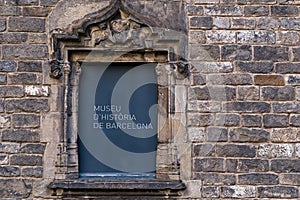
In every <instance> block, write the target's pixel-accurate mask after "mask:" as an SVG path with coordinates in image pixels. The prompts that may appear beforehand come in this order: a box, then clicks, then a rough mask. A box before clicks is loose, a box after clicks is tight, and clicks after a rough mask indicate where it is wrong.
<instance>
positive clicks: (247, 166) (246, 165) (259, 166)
mask: <svg viewBox="0 0 300 200" xmlns="http://www.w3.org/2000/svg"><path fill="white" fill-rule="evenodd" d="M226 171H227V172H239V173H240V172H267V171H269V162H268V160H262V159H227V160H226Z"/></svg>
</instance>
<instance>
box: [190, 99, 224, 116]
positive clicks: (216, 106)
mask: <svg viewBox="0 0 300 200" xmlns="http://www.w3.org/2000/svg"><path fill="white" fill-rule="evenodd" d="M188 110H189V111H197V112H201V113H207V112H208V113H210V112H211V113H215V112H220V111H221V103H220V102H211V101H189V102H188Z"/></svg>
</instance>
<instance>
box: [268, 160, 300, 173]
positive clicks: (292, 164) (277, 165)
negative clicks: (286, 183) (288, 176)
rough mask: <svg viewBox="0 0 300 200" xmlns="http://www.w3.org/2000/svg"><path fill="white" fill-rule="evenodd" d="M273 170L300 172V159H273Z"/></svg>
mask: <svg viewBox="0 0 300 200" xmlns="http://www.w3.org/2000/svg"><path fill="white" fill-rule="evenodd" d="M271 170H272V171H274V172H278V173H295V172H300V160H299V159H296V160H292V159H276V160H272V161H271Z"/></svg>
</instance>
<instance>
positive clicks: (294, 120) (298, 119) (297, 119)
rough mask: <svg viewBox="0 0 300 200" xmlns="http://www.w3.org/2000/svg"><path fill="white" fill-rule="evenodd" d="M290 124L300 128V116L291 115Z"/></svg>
mask: <svg viewBox="0 0 300 200" xmlns="http://www.w3.org/2000/svg"><path fill="white" fill-rule="evenodd" d="M290 124H291V125H292V126H297V127H299V126H300V115H291V117H290Z"/></svg>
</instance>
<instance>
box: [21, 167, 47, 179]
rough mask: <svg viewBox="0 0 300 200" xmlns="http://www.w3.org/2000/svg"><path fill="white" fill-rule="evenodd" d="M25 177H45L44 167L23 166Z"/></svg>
mask: <svg viewBox="0 0 300 200" xmlns="http://www.w3.org/2000/svg"><path fill="white" fill-rule="evenodd" d="M22 176H23V177H33V178H42V177H43V168H42V167H23V168H22Z"/></svg>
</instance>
